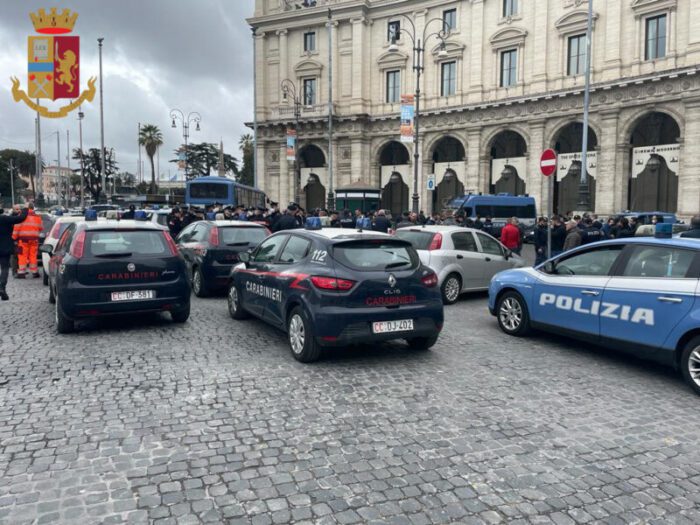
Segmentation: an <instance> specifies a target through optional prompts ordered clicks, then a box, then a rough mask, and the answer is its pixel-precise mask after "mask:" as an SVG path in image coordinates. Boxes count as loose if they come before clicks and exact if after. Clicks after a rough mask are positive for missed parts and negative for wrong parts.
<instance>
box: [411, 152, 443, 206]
mask: <svg viewBox="0 0 700 525" xmlns="http://www.w3.org/2000/svg"><path fill="white" fill-rule="evenodd" d="M421 142H424V141H421ZM433 171H434V170H433V160H432V159H431V158H430V156H429V155H427V154H425V155H423V156H422V157H421V163H420V169H419V172H418V177H419V178H418V195H420V201H419V209H421V210H423V212H424V213H425V214H426V215H429V214H431V213H433V211H434V210H433V193H434V191H435V190H433V191H428V175H430V174H431V173H432V172H433ZM436 175H437V174H436ZM435 182H437V180H436V181H435ZM436 186H437V184H436ZM410 192H411V194H413V187H411V188H410Z"/></svg>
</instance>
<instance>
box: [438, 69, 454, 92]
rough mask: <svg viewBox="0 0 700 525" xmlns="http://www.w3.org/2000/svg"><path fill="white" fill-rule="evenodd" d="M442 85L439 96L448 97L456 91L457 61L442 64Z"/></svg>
mask: <svg viewBox="0 0 700 525" xmlns="http://www.w3.org/2000/svg"><path fill="white" fill-rule="evenodd" d="M441 78H442V85H441V89H440V96H442V97H449V96H450V95H454V94H455V93H456V92H457V62H445V63H443V64H442V77H441Z"/></svg>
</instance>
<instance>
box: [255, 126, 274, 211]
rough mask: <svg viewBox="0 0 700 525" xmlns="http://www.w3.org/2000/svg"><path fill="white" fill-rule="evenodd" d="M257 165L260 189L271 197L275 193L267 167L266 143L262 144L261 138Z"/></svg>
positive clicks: (258, 146) (256, 154)
mask: <svg viewBox="0 0 700 525" xmlns="http://www.w3.org/2000/svg"><path fill="white" fill-rule="evenodd" d="M255 163H256V166H257V170H258V188H259V189H260V190H262V191H264V192H265V193H266V194H267V196H268V197H270V193H271V192H272V191H273V188H271V187H270V182H269V179H268V177H269V175H268V170H267V169H266V166H265V143H264V142H261V141H260V138H259V137H258V143H257V148H256V150H255ZM272 200H275V199H272Z"/></svg>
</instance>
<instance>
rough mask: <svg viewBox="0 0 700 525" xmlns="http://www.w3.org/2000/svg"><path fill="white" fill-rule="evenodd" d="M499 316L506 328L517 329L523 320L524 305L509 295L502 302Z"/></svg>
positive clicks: (509, 329)
mask: <svg viewBox="0 0 700 525" xmlns="http://www.w3.org/2000/svg"><path fill="white" fill-rule="evenodd" d="M498 317H499V319H500V321H501V324H502V325H503V326H504V327H505V328H506V330H508V331H510V332H512V331H514V330H517V329H518V327H519V326H520V323H521V322H522V321H523V309H522V306H520V303H519V302H518V301H517V300H516V299H515V298H513V297H508V298H506V299H505V300H504V301H503V302H502V303H501V308H500V310H499V312H498Z"/></svg>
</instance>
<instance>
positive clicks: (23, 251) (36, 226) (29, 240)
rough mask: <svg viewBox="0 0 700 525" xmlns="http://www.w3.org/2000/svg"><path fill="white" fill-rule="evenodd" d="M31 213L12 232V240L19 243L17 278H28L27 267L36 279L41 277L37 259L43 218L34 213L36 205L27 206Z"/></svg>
mask: <svg viewBox="0 0 700 525" xmlns="http://www.w3.org/2000/svg"><path fill="white" fill-rule="evenodd" d="M27 208H28V209H29V212H28V213H27V218H26V219H24V221H23V222H20V223H19V224H16V225H15V227H14V230H13V232H12V238H13V239H14V240H15V241H16V242H17V245H18V250H17V251H18V253H17V262H18V266H19V268H18V269H17V278H18V279H24V278H25V277H26V276H27V266H28V267H29V272H30V273H31V274H32V275H33V276H34V278H39V277H41V276H40V275H39V265H38V263H37V257H38V255H39V235H40V234H41V228H42V226H41V217H39V216H38V215H37V214H36V213H34V204H33V203H31V202H30V203H29V205H28V206H27Z"/></svg>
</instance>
